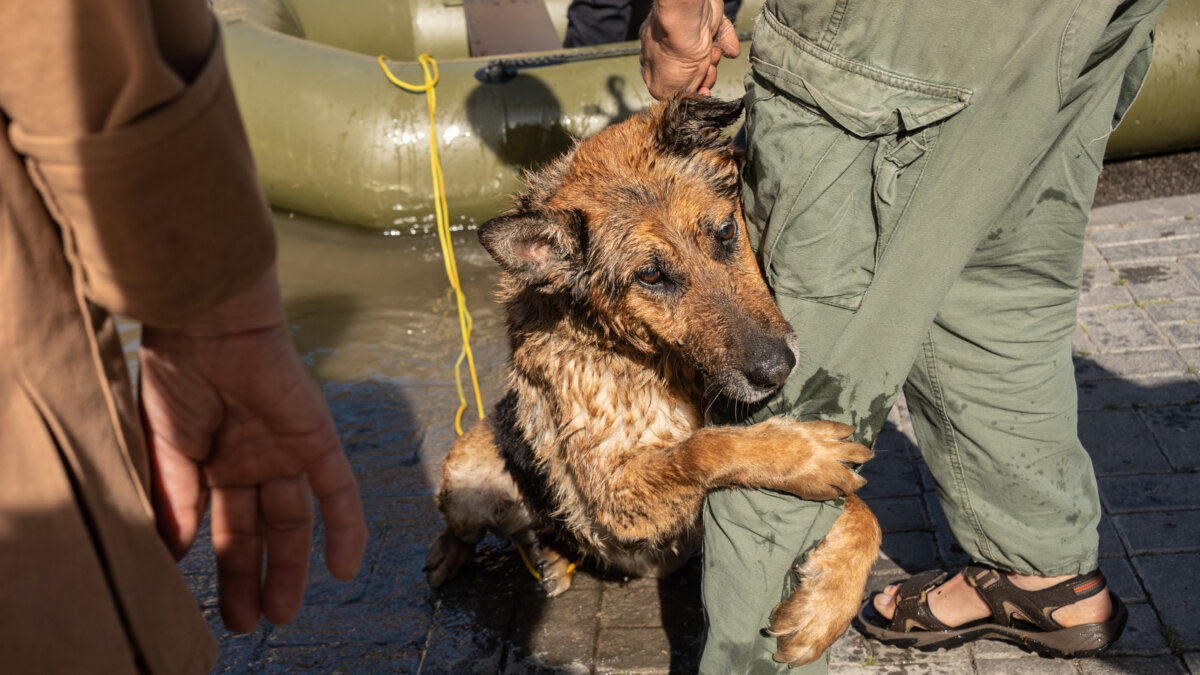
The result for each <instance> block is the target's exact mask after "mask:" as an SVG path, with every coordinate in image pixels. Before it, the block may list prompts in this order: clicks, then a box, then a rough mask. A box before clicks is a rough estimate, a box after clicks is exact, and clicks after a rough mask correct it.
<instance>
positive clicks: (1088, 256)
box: [1083, 239, 1108, 270]
mask: <svg viewBox="0 0 1200 675" xmlns="http://www.w3.org/2000/svg"><path fill="white" fill-rule="evenodd" d="M1107 264H1108V263H1107V262H1106V261H1105V260H1104V256H1102V255H1100V249H1098V248H1096V244H1095V243H1094V242H1092V240H1091V239H1088V240H1087V241H1085V242H1083V269H1085V270H1087V269H1091V268H1093V267H1098V266H1101V265H1107Z"/></svg>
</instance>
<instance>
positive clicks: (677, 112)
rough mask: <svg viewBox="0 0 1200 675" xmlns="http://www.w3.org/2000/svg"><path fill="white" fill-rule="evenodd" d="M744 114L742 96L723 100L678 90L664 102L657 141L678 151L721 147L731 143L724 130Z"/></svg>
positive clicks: (677, 152)
mask: <svg viewBox="0 0 1200 675" xmlns="http://www.w3.org/2000/svg"><path fill="white" fill-rule="evenodd" d="M741 115H742V100H741V99H734V100H732V101H722V100H721V99H718V98H713V97H712V96H701V95H699V94H692V93H687V92H679V93H677V94H675V96H674V97H672V98H671V100H669V101H667V102H666V103H665V104H664V107H663V111H662V122H661V123H660V125H659V129H658V142H659V144H660V145H661V146H663V148H665V149H666V150H667V151H668V152H671V153H675V154H690V153H692V152H694V151H696V150H698V149H701V148H711V149H718V148H720V147H722V146H727V145H729V140H728V139H726V138H724V137H723V136H721V130H722V129H724V128H725V127H727V126H729V125H730V124H733V123H734V122H736V121H737V119H738V117H741Z"/></svg>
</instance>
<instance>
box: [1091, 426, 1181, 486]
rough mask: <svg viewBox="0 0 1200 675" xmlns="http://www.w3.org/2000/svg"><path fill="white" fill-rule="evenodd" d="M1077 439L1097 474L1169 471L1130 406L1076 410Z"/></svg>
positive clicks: (1168, 466)
mask: <svg viewBox="0 0 1200 675" xmlns="http://www.w3.org/2000/svg"><path fill="white" fill-rule="evenodd" d="M1079 440H1080V441H1081V442H1082V443H1083V447H1085V448H1087V450H1088V454H1090V455H1091V457H1092V465H1093V466H1094V467H1095V469H1096V474H1097V475H1100V476H1104V475H1112V474H1121V473H1146V472H1152V471H1169V470H1170V469H1171V466H1170V465H1169V464H1168V463H1167V459H1166V457H1164V456H1163V454H1162V452H1161V451H1159V449H1158V445H1157V444H1156V443H1155V442H1154V438H1153V437H1152V436H1151V435H1150V432H1149V431H1148V430H1147V429H1146V425H1144V424H1143V423H1142V420H1141V418H1140V417H1138V415H1137V412H1136V411H1133V410H1093V411H1085V412H1081V413H1079Z"/></svg>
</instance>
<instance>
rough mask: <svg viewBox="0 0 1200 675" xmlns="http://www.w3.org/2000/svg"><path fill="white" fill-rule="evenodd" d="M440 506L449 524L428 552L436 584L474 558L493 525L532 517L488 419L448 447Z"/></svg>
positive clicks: (500, 529) (497, 528)
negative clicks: (497, 446)
mask: <svg viewBox="0 0 1200 675" xmlns="http://www.w3.org/2000/svg"><path fill="white" fill-rule="evenodd" d="M437 506H438V509H440V510H441V512H442V515H443V516H444V517H445V519H446V529H445V530H444V531H443V532H442V533H441V535H440V536H438V538H437V540H436V541H434V543H433V546H431V547H430V548H429V554H428V555H427V556H426V558H425V574H426V579H428V581H429V585H430V586H432V587H434V588H437V587H439V586H441V585H442V584H444V583H445V582H446V581H448V580H450V579H452V578H454V576H455V575H457V574H458V572H459V570H461V569H462V568H463V566H465V565H466V564H467V563H469V562H471V560H472V558H474V556H475V545H476V544H478V543H479V540H480V539H483V536H484V535H485V534H486V533H487V531H488V530H489V529H490V530H492V531H494V532H497V533H498V534H503V535H507V534H508V533H509V532H510V531H512V530H513V529H514V526H516V527H519V526H520V521H521V518H522V516H524V517H525V518H526V519H527V518H528V516H527V515H525V514H524V511H525V509H524V507H523V506H521V504H520V494H519V493H518V491H517V486H516V484H515V483H514V482H513V480H512V477H511V476H510V475H509V474H508V470H507V469H506V468H505V465H504V460H503V458H501V457H500V453H499V451H498V450H497V449H496V445H495V443H494V442H493V440H492V428H491V424H490V423H489V421H488V420H486V419H485V420H483V421H481V422H480V423H479V424H477V425H475V426H474V427H473V428H472V429H471V430H470V431H468V432H467V433H466V434H464V435H463V436H462V437H461V438H459V439H458V441H456V442H455V443H454V447H452V448H451V449H450V454H449V455H447V456H446V461H445V462H444V463H443V464H442V483H441V487H440V488H439V489H438V494H437ZM514 520H515V521H517V522H516V523H514V522H513V521H514Z"/></svg>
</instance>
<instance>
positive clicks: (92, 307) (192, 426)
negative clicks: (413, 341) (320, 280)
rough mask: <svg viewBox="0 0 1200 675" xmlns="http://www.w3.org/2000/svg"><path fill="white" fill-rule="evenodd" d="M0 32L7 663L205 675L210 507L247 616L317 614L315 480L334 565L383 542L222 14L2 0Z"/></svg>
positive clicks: (2, 580)
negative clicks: (200, 531) (278, 248)
mask: <svg viewBox="0 0 1200 675" xmlns="http://www.w3.org/2000/svg"><path fill="white" fill-rule="evenodd" d="M0 29H2V30H3V32H4V36H3V37H2V38H0V672H3V673H34V672H37V673H87V672H98V673H100V672H102V673H127V672H149V673H196V672H207V671H208V670H210V669H211V668H212V666H213V663H214V660H215V655H216V649H215V643H214V641H213V639H212V636H211V634H210V632H209V630H208V627H207V625H206V623H205V621H204V619H203V617H202V616H201V614H200V612H199V610H198V608H197V606H196V601H195V599H194V598H193V597H192V595H191V593H190V592H189V590H188V588H187V586H186V585H185V583H184V581H183V579H182V577H181V575H180V573H179V571H178V569H177V567H176V565H175V561H174V559H173V555H174V557H175V558H178V557H180V556H182V555H183V554H184V553H186V551H187V550H188V549H189V548H190V546H191V543H192V540H193V538H194V536H195V533H196V529H197V526H198V524H199V522H200V520H201V518H202V516H203V513H204V511H205V508H206V506H207V504H208V503H209V502H211V505H212V520H211V530H212V540H213V548H214V549H215V551H216V556H217V564H218V579H219V585H220V605H221V613H222V617H223V618H224V620H225V623H226V624H227V625H228V626H229V627H230V628H231V629H233V630H239V631H246V630H250V629H252V628H253V627H254V626H255V625H256V624H257V623H258V620H259V618H260V616H265V617H266V619H267V620H269V621H272V622H275V623H280V622H285V621H288V620H290V619H291V618H293V617H294V616H295V615H296V613H297V612H298V611H299V608H300V604H301V599H302V594H303V590H304V584H305V580H306V577H307V568H308V560H309V550H310V545H311V536H312V525H313V513H312V496H314V495H315V496H316V497H317V498H318V500H319V502H320V504H321V509H322V515H323V518H324V522H325V527H326V532H327V537H326V539H327V545H326V560H327V561H328V562H327V564H328V566H329V568H330V571H331V572H332V573H333V574H334V575H335V576H338V577H340V578H350V577H352V576H353V575H354V573H355V571H356V569H357V566H358V564H359V561H360V560H361V557H362V552H363V548H364V545H365V539H366V527H365V524H364V522H363V516H362V507H361V504H360V501H359V497H358V491H357V488H356V486H355V482H354V476H353V473H352V472H351V470H350V467H349V464H348V462H347V460H346V457H345V455H344V453H343V452H342V448H341V445H340V444H339V442H338V438H337V433H336V430H335V428H334V425H333V421H332V418H331V416H330V414H329V410H328V408H327V406H326V405H325V402H324V401H323V399H322V398H321V396H320V393H319V391H318V390H317V388H316V386H315V385H314V383H313V382H312V380H311V379H310V378H309V377H308V375H307V373H306V372H305V370H304V367H303V365H302V364H301V362H300V361H299V358H298V356H297V354H296V352H295V350H294V348H293V346H292V344H291V341H290V338H289V337H288V333H287V330H286V324H285V319H284V314H283V307H282V302H281V300H280V294H279V290H278V287H277V283H276V278H275V268H274V256H275V242H274V234H273V230H272V226H271V221H270V214H269V211H268V208H267V205H266V202H265V200H264V198H263V196H262V192H261V190H260V188H259V187H258V182H257V178H256V175H255V171H254V166H253V162H252V158H251V156H250V152H249V149H248V145H247V142H246V138H245V132H244V131H243V128H242V125H241V120H240V118H239V116H238V112H237V108H236V106H235V101H234V98H233V91H232V88H231V86H230V82H229V76H228V73H227V70H226V67H225V62H224V55H223V51H222V47H221V38H220V31H219V28H218V25H217V23H216V20H215V19H214V17H213V16H212V14H211V13H210V11H209V9H208V7H207V6H206V4H205V3H204V2H203V0H103V1H99V2H98V1H96V0H9V1H7V2H4V3H0ZM114 314H120V315H125V316H129V317H131V318H133V319H136V320H137V321H139V322H141V324H142V326H143V337H142V346H141V354H140V356H141V368H140V373H141V386H140V392H141V396H140V398H141V401H140V409H139V407H138V406H137V405H136V404H135V400H134V395H133V388H132V386H131V382H130V379H129V375H128V373H127V369H126V365H125V359H124V355H123V353H122V348H121V344H120V341H119V339H118V336H117V331H116V328H115V325H114V320H113V315H114ZM139 413H140V419H139ZM156 516H157V527H156ZM264 552H265V554H266V559H267V564H266V569H265V574H264V570H263V566H262V562H263V557H264Z"/></svg>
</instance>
